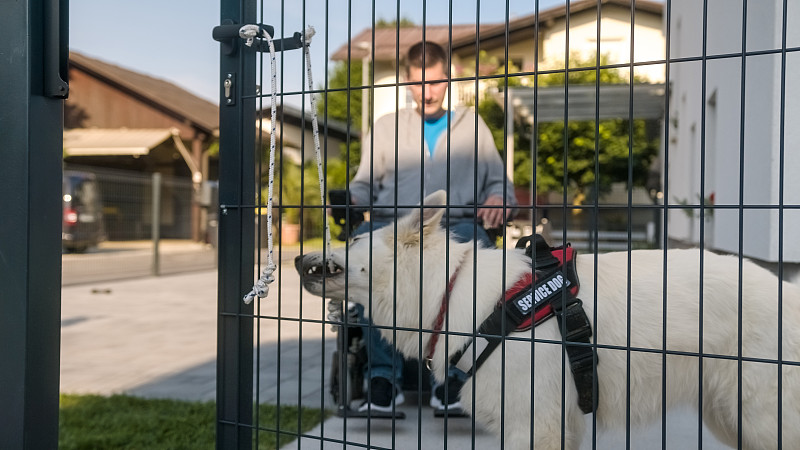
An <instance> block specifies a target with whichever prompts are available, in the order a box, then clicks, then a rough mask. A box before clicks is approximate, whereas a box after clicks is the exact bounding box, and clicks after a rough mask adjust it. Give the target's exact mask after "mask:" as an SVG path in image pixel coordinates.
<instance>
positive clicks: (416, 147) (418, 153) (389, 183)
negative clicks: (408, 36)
mask: <svg viewBox="0 0 800 450" xmlns="http://www.w3.org/2000/svg"><path fill="white" fill-rule="evenodd" d="M449 69H450V64H449V61H448V58H447V54H446V52H445V51H444V49H443V48H442V47H440V46H439V45H437V44H435V43H432V42H420V43H417V44H415V45H414V46H412V47H411V48H410V49H409V51H408V57H407V60H406V80H407V81H408V82H410V83H412V84H411V85H410V86H409V89H410V90H411V93H412V95H413V97H414V101H415V102H416V104H417V107H416V109H401V110H398V111H397V112H395V113H391V114H387V115H385V116H383V117H381V118H379V119H378V120H377V121H376V122H375V124H374V126H373V129H372V130H371V134H372V136H370V135H369V134H367V135H365V136H364V139H363V141H362V150H361V163H360V165H359V168H358V172H357V173H356V175H355V177H354V178H353V180H352V181H351V183H350V196H351V201H352V203H353V204H354V205H357V206H361V207H367V206H369V205H372V209H371V212H370V220H371V223H370V222H364V223H362V224H361V225H360V226H359V227H358V229H357V230H356V232H355V234H356V235H358V234H362V233H368V232H369V231H370V229H377V228H380V227H382V226H386V225H388V224H389V223H391V222H393V221H395V220H396V219H397V217H399V216H402V215H404V214H406V213H407V212H408V211H409V209H410V208H411V207H413V205H418V204H419V203H420V202H421V200H422V199H423V198H424V197H425V195H426V194H429V193H432V192H435V191H437V190H439V189H445V190H447V191H448V192H449V196H450V205H451V208H450V209H449V211H448V212H447V214H448V216H447V217H448V218H449V229H450V233H451V234H452V235H453V237H454V238H455V239H457V240H459V241H460V242H467V241H470V240H473V239H475V240H477V241H478V242H480V243H481V244H482V245H483V246H486V247H493V246H494V245H495V244H494V243H493V242H492V241H491V240H490V239H489V236H488V234H487V232H486V229H492V228H499V227H502V226H503V222H504V220H505V218H506V216H507V214H508V213H509V212H510V208H511V207H514V206H516V198H515V197H514V191H513V187H512V185H511V184H510V183H509V182H508V179H507V177H506V176H505V166H504V164H503V161H502V159H501V158H500V155H499V153H498V151H497V148H496V147H495V145H494V140H493V138H492V133H491V131H490V130H489V128H488V127H487V126H486V124H485V123H484V121H483V120H482V119H481V118H480V117H479V116H477V115H476V113H475V112H474V111H472V110H470V109H468V108H457V109H455V110H453V111H449V110H446V109H445V105H444V99H445V94H446V92H447V79H448V76H449ZM423 79H424V82H423ZM395 125H396V126H397V128H395ZM476 127H477V134H476ZM476 138H477V139H476ZM476 162H477V164H476ZM448 166H449V170H448ZM476 167H477V170H476ZM421 190H424V192H421ZM476 205H477V206H478V208H477V213H476ZM481 206H483V207H485V208H482V207H481ZM476 221H477V222H478V226H475V222H476ZM359 313H360V317H361V318H362V319H363V310H359ZM363 323H367V322H366V320H364V321H363ZM365 331H366V332H367V333H366V334H367V355H368V360H369V364H368V368H367V375H366V376H367V377H369V380H370V381H369V393H368V400H367V401H366V402H365V403H364V404H363V405H362V406H361V408H360V410H362V411H365V410H367V409H370V408H371V409H372V410H378V411H384V412H389V411H391V410H392V406H393V404H395V405H396V404H400V403H402V401H403V393H402V390H401V388H402V368H403V358H402V356H401V355H400V354H399V353H398V352H397V351H396V350H395V349H394V348H393V347H392V345H391V344H390V343H389V342H387V341H386V340H384V339H383V338H381V337H380V332H379V330H377V329H375V328H372V327H369V328H366V329H365ZM465 378H466V375H465V374H464V373H463V372H461V371H459V370H458V369H456V368H455V367H453V368H451V370H450V372H449V377H448V382H447V383H446V389H445V386H444V385H439V386H434V388H433V389H432V392H431V406H433V407H434V408H436V410H437V413H441V412H443V411H445V410H447V411H448V414H450V415H451V416H452V415H455V414H459V413H460V404H459V399H458V391H459V390H460V388H461V385H462V384H463V381H464V379H465ZM437 415H440V414H437Z"/></svg>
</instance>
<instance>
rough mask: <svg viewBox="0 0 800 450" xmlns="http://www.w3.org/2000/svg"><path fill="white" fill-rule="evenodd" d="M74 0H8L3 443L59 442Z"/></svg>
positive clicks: (1, 278)
mask: <svg viewBox="0 0 800 450" xmlns="http://www.w3.org/2000/svg"><path fill="white" fill-rule="evenodd" d="M67 23H68V20H67V0H19V1H14V2H2V4H0V67H2V69H1V70H0V95H2V99H3V102H2V106H0V143H2V144H1V145H2V150H0V155H2V158H3V161H2V163H0V192H2V195H0V211H2V214H3V219H2V232H0V343H2V344H0V447H2V448H3V449H45V448H47V449H49V448H57V447H58V389H59V338H60V330H61V251H60V249H61V239H60V234H59V232H60V228H61V195H62V193H61V160H62V149H63V143H62V136H63V128H62V125H63V106H64V105H63V103H64V102H63V99H64V98H66V96H67V92H68V86H67V83H66V79H67V73H66V72H67V57H68V53H67Z"/></svg>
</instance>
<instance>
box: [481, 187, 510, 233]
mask: <svg viewBox="0 0 800 450" xmlns="http://www.w3.org/2000/svg"><path fill="white" fill-rule="evenodd" d="M481 206H493V208H480V207H479V208H478V217H479V218H480V219H481V220H483V227H484V228H486V229H491V228H499V227H501V226H502V225H503V214H504V211H503V208H502V206H503V197H501V196H499V195H490V196H489V198H487V199H486V201H485V202H484V203H483V205H481ZM496 206H501V208H496Z"/></svg>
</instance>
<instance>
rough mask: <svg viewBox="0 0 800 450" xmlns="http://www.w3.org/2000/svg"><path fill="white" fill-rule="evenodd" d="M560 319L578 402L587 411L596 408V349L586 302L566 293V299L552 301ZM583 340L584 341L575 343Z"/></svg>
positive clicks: (590, 411) (593, 410)
mask: <svg viewBox="0 0 800 450" xmlns="http://www.w3.org/2000/svg"><path fill="white" fill-rule="evenodd" d="M551 306H552V307H553V313H554V314H555V316H556V318H557V319H558V329H559V330H560V331H561V337H562V338H563V339H564V346H565V347H566V350H567V358H569V368H570V370H571V371H572V378H573V380H574V381H575V388H577V390H578V406H579V407H580V408H581V411H583V413H584V414H589V413H592V412H595V411H596V410H597V396H596V395H594V393H595V392H597V389H596V387H597V383H596V382H597V352H596V351H595V349H594V347H592V346H591V343H592V326H591V324H590V323H589V317H587V316H586V312H585V311H584V310H583V302H582V301H581V300H580V299H578V298H575V297H571V296H567V299H566V301H565V302H562V301H559V300H556V301H554V302H552V303H551ZM576 343H578V344H584V345H575V344H576Z"/></svg>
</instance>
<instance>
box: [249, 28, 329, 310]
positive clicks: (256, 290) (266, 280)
mask: <svg viewBox="0 0 800 450" xmlns="http://www.w3.org/2000/svg"><path fill="white" fill-rule="evenodd" d="M259 30H261V28H260V27H259V26H258V25H244V26H243V27H242V28H240V29H239V36H240V37H241V38H242V39H245V40H246V41H245V45H247V46H248V47H249V46H251V45H253V42H254V40H255V38H256V37H257V36H258V32H259ZM261 31H262V35H263V38H264V40H265V41H267V45H268V46H269V55H270V68H271V70H272V95H271V99H272V102H271V107H272V109H271V115H270V122H271V125H272V130H271V132H270V135H269V194H268V197H269V198H268V200H267V223H268V224H269V226H268V227H267V248H268V253H267V255H268V256H267V266H266V267H265V268H264V271H263V272H262V274H261V277H260V278H259V279H258V281H256V284H255V285H254V286H253V289H252V290H251V291H250V292H248V293H247V295H245V296H244V302H245V303H247V304H249V303H250V302H252V301H253V299H255V298H256V297H258V298H265V297H266V296H267V294H269V284H270V283H272V282H274V281H275V277H274V275H273V274H274V272H275V269H276V265H275V262H274V261H273V257H272V255H273V252H272V188H273V183H274V179H275V124H276V123H277V120H276V118H275V115H276V101H275V94H276V92H277V91H278V88H277V75H276V73H277V71H276V69H275V44H274V43H273V42H272V36H270V35H269V33H267V31H266V30H261ZM314 34H315V31H314V27H308V28H307V29H306V32H305V35H304V37H303V49H304V52H305V57H306V70H307V73H308V88H309V91H313V87H314V81H313V79H312V78H311V53H310V51H309V46H310V44H311V38H312V37H313V36H314ZM311 125H312V129H313V131H314V152H315V155H316V157H317V174H318V175H319V195H320V204H322V205H324V204H325V184H324V183H325V174H324V172H323V171H322V153H321V152H320V145H319V124H318V120H317V101H316V98H315V97H314V95H313V94H311ZM322 213H323V214H325V211H324V210H323V211H322ZM324 222H325V244H326V247H325V248H327V249H330V248H331V232H330V227H329V226H328V220H327V216H326V217H325V221H324ZM327 260H328V266H329V270H333V262H332V260H331V256H330V250H329V251H328V256H327Z"/></svg>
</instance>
